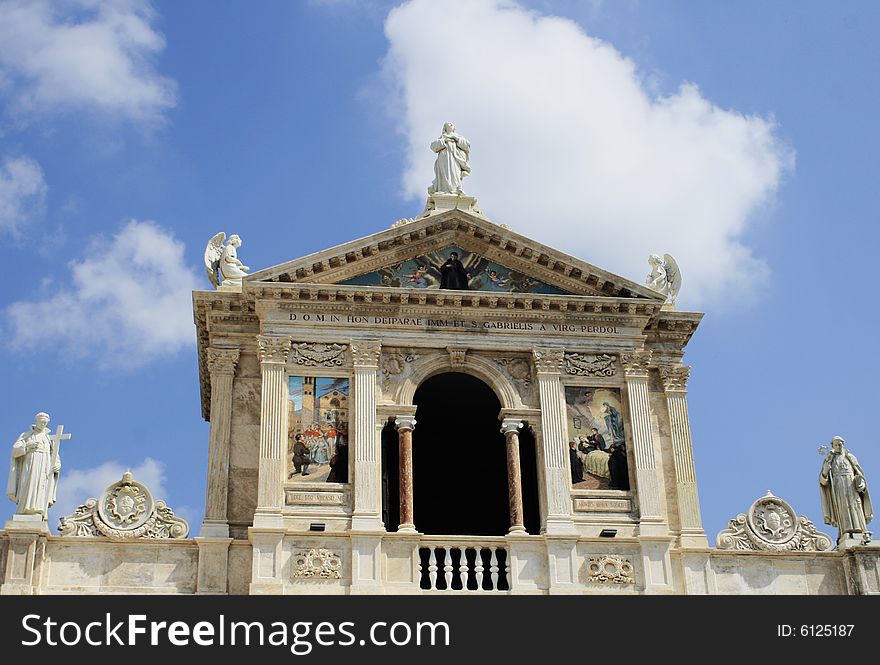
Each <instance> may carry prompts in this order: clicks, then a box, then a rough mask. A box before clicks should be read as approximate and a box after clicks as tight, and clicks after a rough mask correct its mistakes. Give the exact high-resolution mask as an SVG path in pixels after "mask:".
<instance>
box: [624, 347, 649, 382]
mask: <svg viewBox="0 0 880 665" xmlns="http://www.w3.org/2000/svg"><path fill="white" fill-rule="evenodd" d="M652 355H653V352H652V351H651V350H650V349H634V350H633V351H631V352H629V353H621V354H620V364H621V365H623V374H624V376H625V377H626V378H627V379H638V378H642V379H645V378H647V377H648V368H649V366H650V364H651V356H652Z"/></svg>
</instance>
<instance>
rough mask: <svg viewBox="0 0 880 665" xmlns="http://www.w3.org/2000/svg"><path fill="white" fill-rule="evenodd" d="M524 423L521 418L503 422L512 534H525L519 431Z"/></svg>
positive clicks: (502, 429) (510, 530) (507, 419)
mask: <svg viewBox="0 0 880 665" xmlns="http://www.w3.org/2000/svg"><path fill="white" fill-rule="evenodd" d="M522 426H523V423H522V420H520V419H519V418H505V419H504V420H502V421H501V433H502V434H504V440H505V444H506V446H507V501H508V505H509V506H510V529H509V530H508V533H511V534H525V533H526V527H525V517H524V515H523V498H522V470H521V469H520V464H519V431H520V429H522Z"/></svg>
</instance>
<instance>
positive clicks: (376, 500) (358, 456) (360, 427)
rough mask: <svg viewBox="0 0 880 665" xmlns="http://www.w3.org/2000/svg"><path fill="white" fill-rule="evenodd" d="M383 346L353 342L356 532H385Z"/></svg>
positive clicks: (352, 519) (352, 450) (352, 520)
mask: <svg viewBox="0 0 880 665" xmlns="http://www.w3.org/2000/svg"><path fill="white" fill-rule="evenodd" d="M381 348H382V346H381V344H380V342H379V341H378V340H352V343H351V357H352V363H353V365H354V377H353V383H352V391H351V392H352V397H353V401H354V412H353V415H352V414H351V412H350V416H349V422H350V429H351V441H350V443H351V453H352V458H353V460H354V468H353V471H354V475H353V481H354V511H353V513H352V518H351V528H352V529H353V530H356V531H382V530H383V529H384V527H383V525H382V501H381V496H380V487H381V477H382V468H381V457H380V454H379V445H380V444H379V440H378V437H377V436H376V389H377V386H376V375H377V373H378V370H379V353H380V351H381Z"/></svg>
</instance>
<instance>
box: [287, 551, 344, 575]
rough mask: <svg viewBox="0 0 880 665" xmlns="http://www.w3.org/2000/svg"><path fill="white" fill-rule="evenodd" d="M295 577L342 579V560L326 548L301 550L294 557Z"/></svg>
mask: <svg viewBox="0 0 880 665" xmlns="http://www.w3.org/2000/svg"><path fill="white" fill-rule="evenodd" d="M293 577H294V579H298V578H310V577H312V578H318V579H325V580H338V579H340V578H341V577H342V559H341V558H340V556H339V555H338V554H336V553H335V552H331V551H330V550H327V549H324V548H313V549H310V550H308V551H305V550H301V551H299V552H297V553H296V554H295V555H294V557H293Z"/></svg>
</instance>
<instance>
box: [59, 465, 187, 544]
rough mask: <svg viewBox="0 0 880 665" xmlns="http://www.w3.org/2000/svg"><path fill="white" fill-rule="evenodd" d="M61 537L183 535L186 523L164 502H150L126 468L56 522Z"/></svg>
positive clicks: (145, 487)
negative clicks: (69, 513)
mask: <svg viewBox="0 0 880 665" xmlns="http://www.w3.org/2000/svg"><path fill="white" fill-rule="evenodd" d="M58 531H59V533H60V534H61V535H62V536H74V537H76V536H106V537H107V538H112V539H113V540H132V539H135V538H186V536H187V534H188V533H189V525H188V524H187V523H186V520H184V519H183V518H181V517H177V516H176V515H175V514H174V511H172V510H171V509H170V508H169V507H168V506H167V505H165V502H164V501H154V500H153V495H152V494H151V493H150V490H149V489H147V486H146V485H144V484H142V483H139V482H137V481H136V480H134V479H133V478H132V475H131V472H130V471H126V472H125V473H124V474H123V475H122V480H120V481H118V482H116V483H113V484H112V485H110V486H109V487H108V488H107V489H105V490H104V492H103V493H102V494H101V496H100V498H98V499H89V500H88V501H86V502H85V503H84V504H83V505H81V506H79V507H78V508H77V509H76V511H74V514H73V515H69V516H67V517H62V518H61V521H60V522H59V524H58Z"/></svg>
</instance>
